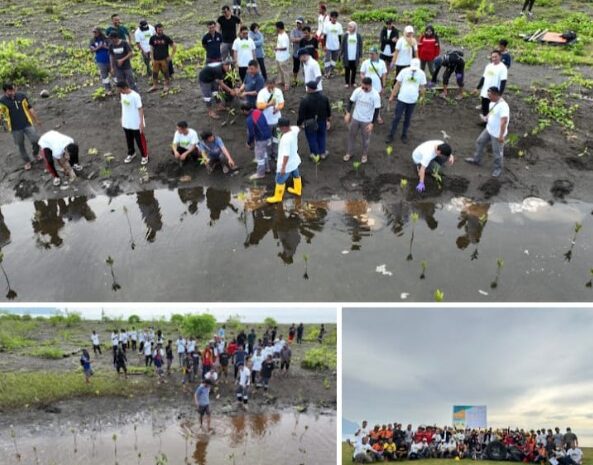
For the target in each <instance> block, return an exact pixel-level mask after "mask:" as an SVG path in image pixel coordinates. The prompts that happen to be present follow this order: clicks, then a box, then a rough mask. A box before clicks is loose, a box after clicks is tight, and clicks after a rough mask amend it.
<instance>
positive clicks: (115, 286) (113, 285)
mask: <svg viewBox="0 0 593 465" xmlns="http://www.w3.org/2000/svg"><path fill="white" fill-rule="evenodd" d="M105 263H107V265H108V266H109V270H110V271H111V280H112V283H111V289H112V290H113V292H117V291H119V290H120V289H121V286H120V285H119V283H118V282H117V280H116V279H115V271H114V270H113V265H114V264H115V260H113V258H112V257H111V255H110V256H108V257H107V260H105ZM114 436H115V434H114ZM115 440H117V438H116V439H114V441H115Z"/></svg>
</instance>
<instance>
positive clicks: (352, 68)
mask: <svg viewBox="0 0 593 465" xmlns="http://www.w3.org/2000/svg"><path fill="white" fill-rule="evenodd" d="M344 79H345V81H346V84H347V85H349V86H353V85H354V83H355V82H356V61H346V62H344Z"/></svg>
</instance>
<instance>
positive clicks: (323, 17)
mask: <svg viewBox="0 0 593 465" xmlns="http://www.w3.org/2000/svg"><path fill="white" fill-rule="evenodd" d="M327 23H329V14H328V13H327V5H326V4H325V3H320V4H319V14H318V15H317V32H316V33H315V37H316V38H317V40H318V41H319V42H320V43H321V46H322V47H323V46H325V43H324V41H323V34H324V31H325V25H326V24H327Z"/></svg>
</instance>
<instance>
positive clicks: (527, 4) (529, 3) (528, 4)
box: [519, 0, 535, 19]
mask: <svg viewBox="0 0 593 465" xmlns="http://www.w3.org/2000/svg"><path fill="white" fill-rule="evenodd" d="M534 3H535V0H525V1H524V2H523V8H521V13H519V16H525V14H527V17H528V18H529V19H531V18H533V13H532V12H531V9H532V8H533V4H534Z"/></svg>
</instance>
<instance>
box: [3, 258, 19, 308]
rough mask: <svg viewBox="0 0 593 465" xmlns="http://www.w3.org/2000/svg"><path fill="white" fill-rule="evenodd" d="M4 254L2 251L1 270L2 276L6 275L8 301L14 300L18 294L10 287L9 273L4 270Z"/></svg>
mask: <svg viewBox="0 0 593 465" xmlns="http://www.w3.org/2000/svg"><path fill="white" fill-rule="evenodd" d="M3 261H4V252H2V251H1V250H0V270H2V274H3V275H4V279H5V280H6V289H7V290H8V292H7V293H6V298H7V299H8V300H14V299H16V298H17V297H18V294H17V292H16V291H15V290H14V289H12V288H11V287H10V280H9V279H8V273H7V272H6V270H5V269H4V264H3Z"/></svg>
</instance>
